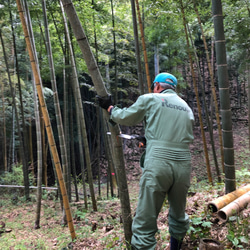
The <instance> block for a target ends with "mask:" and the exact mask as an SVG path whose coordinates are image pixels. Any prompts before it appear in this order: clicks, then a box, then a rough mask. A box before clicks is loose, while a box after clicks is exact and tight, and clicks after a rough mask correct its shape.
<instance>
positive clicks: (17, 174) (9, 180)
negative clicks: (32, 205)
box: [0, 165, 24, 186]
mask: <svg viewBox="0 0 250 250" xmlns="http://www.w3.org/2000/svg"><path fill="white" fill-rule="evenodd" d="M0 184H2V185H20V186H22V185H24V182H23V170H22V165H16V166H13V167H12V172H4V173H3V174H2V175H0Z"/></svg>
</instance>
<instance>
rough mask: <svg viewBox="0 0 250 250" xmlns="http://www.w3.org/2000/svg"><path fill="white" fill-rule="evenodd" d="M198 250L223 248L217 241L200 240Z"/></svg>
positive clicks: (218, 249)
mask: <svg viewBox="0 0 250 250" xmlns="http://www.w3.org/2000/svg"><path fill="white" fill-rule="evenodd" d="M199 249H200V250H223V249H224V246H223V245H222V244H221V243H220V242H219V241H217V240H213V239H201V241H200V245H199Z"/></svg>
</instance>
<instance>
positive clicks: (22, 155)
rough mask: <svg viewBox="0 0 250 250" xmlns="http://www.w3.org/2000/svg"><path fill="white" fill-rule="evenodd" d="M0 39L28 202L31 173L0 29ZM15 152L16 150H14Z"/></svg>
mask: <svg viewBox="0 0 250 250" xmlns="http://www.w3.org/2000/svg"><path fill="white" fill-rule="evenodd" d="M0 39H1V44H2V48H3V54H4V61H5V65H6V71H7V74H8V79H9V84H10V92H11V97H12V101H13V105H14V113H15V117H16V124H17V130H18V137H19V142H20V146H19V148H20V152H21V159H22V164H23V178H24V186H25V189H24V192H25V197H26V200H29V199H30V197H29V195H30V192H29V173H28V164H27V161H26V157H25V153H24V144H23V137H22V134H21V128H20V125H19V118H18V117H19V116H18V110H17V105H16V101H15V98H16V97H15V86H13V83H12V80H11V77H10V71H9V66H8V60H7V55H6V51H5V45H4V41H3V37H2V30H1V28H0ZM13 122H14V121H13ZM13 150H14V148H13Z"/></svg>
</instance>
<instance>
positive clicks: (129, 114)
mask: <svg viewBox="0 0 250 250" xmlns="http://www.w3.org/2000/svg"><path fill="white" fill-rule="evenodd" d="M145 112H146V107H145V105H144V97H143V96H139V98H138V99H137V101H136V102H135V103H134V104H133V105H132V106H130V107H129V108H123V109H121V108H118V107H114V108H113V110H112V113H111V117H110V118H111V120H113V121H114V122H116V123H119V124H121V125H125V126H134V125H136V124H138V123H140V122H142V121H143V118H144V116H145Z"/></svg>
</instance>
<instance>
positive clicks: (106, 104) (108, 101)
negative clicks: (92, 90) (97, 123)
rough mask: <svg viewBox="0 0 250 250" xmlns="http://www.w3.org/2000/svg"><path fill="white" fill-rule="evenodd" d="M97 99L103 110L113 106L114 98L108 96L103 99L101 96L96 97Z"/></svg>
mask: <svg viewBox="0 0 250 250" xmlns="http://www.w3.org/2000/svg"><path fill="white" fill-rule="evenodd" d="M96 99H97V103H98V104H99V106H100V107H101V108H103V109H106V110H107V109H108V108H109V107H110V106H111V105H112V96H111V95H108V96H105V97H101V96H99V95H97V96H96Z"/></svg>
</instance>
